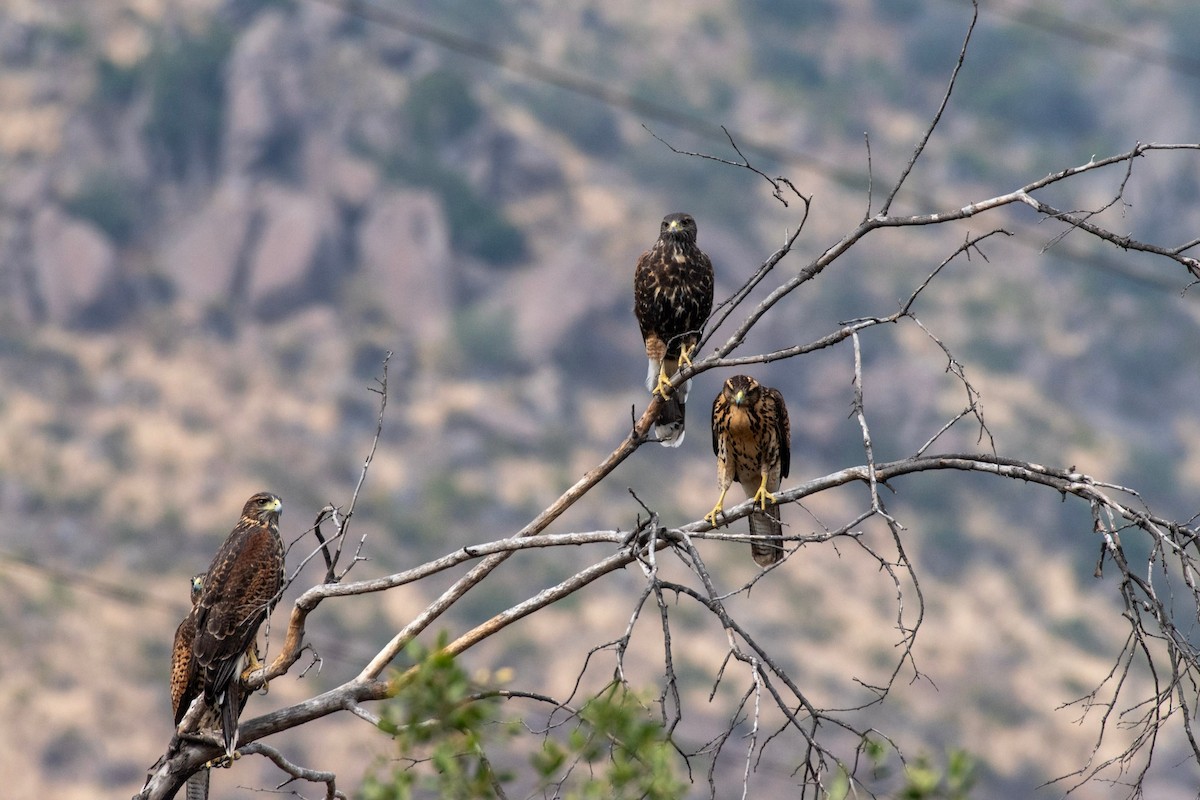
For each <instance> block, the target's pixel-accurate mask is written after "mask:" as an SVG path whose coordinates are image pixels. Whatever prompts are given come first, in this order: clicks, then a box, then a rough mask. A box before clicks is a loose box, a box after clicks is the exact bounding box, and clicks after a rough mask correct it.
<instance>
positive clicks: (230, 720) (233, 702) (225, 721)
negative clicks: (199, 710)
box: [218, 677, 242, 758]
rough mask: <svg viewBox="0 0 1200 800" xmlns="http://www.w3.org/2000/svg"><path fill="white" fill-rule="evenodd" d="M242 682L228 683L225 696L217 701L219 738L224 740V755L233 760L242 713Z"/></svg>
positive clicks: (236, 680) (237, 680) (238, 680)
mask: <svg viewBox="0 0 1200 800" xmlns="http://www.w3.org/2000/svg"><path fill="white" fill-rule="evenodd" d="M241 694H242V682H241V680H240V679H239V678H236V677H235V678H234V680H232V681H230V682H229V686H228V687H226V689H225V694H224V696H223V697H221V698H220V700H219V701H218V702H219V703H220V706H221V737H222V738H223V739H224V740H225V755H227V756H229V757H230V758H233V751H234V750H237V746H238V717H239V716H240V715H241V713H242V701H241Z"/></svg>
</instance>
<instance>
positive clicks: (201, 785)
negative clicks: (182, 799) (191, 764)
mask: <svg viewBox="0 0 1200 800" xmlns="http://www.w3.org/2000/svg"><path fill="white" fill-rule="evenodd" d="M208 777H209V775H208V767H204V768H203V769H201V770H200V771H199V772H196V773H193V774H192V775H191V776H190V777H189V778H188V779H187V789H186V792H187V800H208Z"/></svg>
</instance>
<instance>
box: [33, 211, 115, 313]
mask: <svg viewBox="0 0 1200 800" xmlns="http://www.w3.org/2000/svg"><path fill="white" fill-rule="evenodd" d="M33 256H34V262H35V265H36V266H35V274H36V276H37V283H38V287H37V289H38V292H39V294H40V296H41V298H42V301H43V303H44V306H45V310H46V315H47V318H48V319H49V320H50V321H52V322H57V323H69V322H71V321H72V320H73V319H74V318H75V317H76V316H77V315H78V314H79V313H80V312H81V311H84V310H85V309H87V308H88V307H89V306H91V305H93V304H95V303H96V302H98V301H99V300H101V299H102V298H103V296H104V293H105V291H106V290H108V289H109V288H110V287H111V285H112V282H113V281H114V280H115V279H116V277H117V258H116V252H115V250H114V248H113V245H112V243H111V242H109V240H108V238H107V237H105V236H104V234H103V233H101V232H100V231H99V230H98V229H97V228H96V227H95V226H94V225H92V224H91V223H89V222H84V221H82V220H78V219H74V218H72V217H70V216H68V215H66V214H64V213H63V212H62V211H60V210H59V209H58V208H57V207H55V206H43V207H42V208H41V209H40V210H39V211H38V212H37V214H36V215H35V216H34V218H33Z"/></svg>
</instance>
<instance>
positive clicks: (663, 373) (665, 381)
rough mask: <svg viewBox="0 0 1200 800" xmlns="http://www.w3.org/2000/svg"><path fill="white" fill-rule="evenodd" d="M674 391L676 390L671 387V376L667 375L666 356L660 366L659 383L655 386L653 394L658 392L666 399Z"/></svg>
mask: <svg viewBox="0 0 1200 800" xmlns="http://www.w3.org/2000/svg"><path fill="white" fill-rule="evenodd" d="M672 391H674V390H673V389H672V388H671V378H670V376H668V375H667V360H666V359H665V358H664V359H663V360H662V365H661V366H660V367H659V368H658V385H657V386H655V387H654V391H653V392H651V394H656V395H658V396H659V397H661V398H662V399H663V400H666V399H667V398H668V397H670V396H671V392H672Z"/></svg>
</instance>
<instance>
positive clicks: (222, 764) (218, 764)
mask: <svg viewBox="0 0 1200 800" xmlns="http://www.w3.org/2000/svg"><path fill="white" fill-rule="evenodd" d="M241 757H242V754H241V751H239V750H234V751H233V755H231V756H227V755H219V756H217V757H216V758H213V759H209V760H208V761H205V762H204V768H205V769H228V768H229V767H232V766H233V762H235V761H237V760H238V759H239V758H241Z"/></svg>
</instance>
